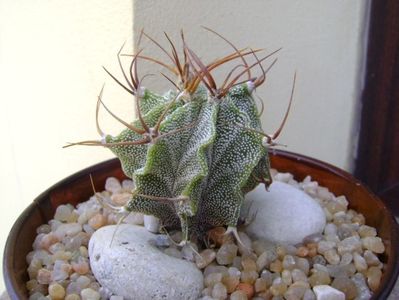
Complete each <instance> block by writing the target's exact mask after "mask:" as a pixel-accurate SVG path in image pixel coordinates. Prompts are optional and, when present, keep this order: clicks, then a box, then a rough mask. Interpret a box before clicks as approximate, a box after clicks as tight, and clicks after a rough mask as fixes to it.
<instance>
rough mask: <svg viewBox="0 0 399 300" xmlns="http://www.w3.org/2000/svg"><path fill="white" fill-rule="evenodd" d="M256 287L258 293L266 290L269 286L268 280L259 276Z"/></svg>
mask: <svg viewBox="0 0 399 300" xmlns="http://www.w3.org/2000/svg"><path fill="white" fill-rule="evenodd" d="M254 287H255V292H256V293H260V292H265V291H266V290H267V289H268V288H269V285H268V281H267V280H266V279H265V278H258V279H256V281H255V285H254Z"/></svg>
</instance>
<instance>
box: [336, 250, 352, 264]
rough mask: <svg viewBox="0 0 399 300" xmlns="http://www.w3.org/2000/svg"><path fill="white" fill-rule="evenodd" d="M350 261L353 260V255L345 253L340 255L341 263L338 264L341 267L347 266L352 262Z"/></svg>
mask: <svg viewBox="0 0 399 300" xmlns="http://www.w3.org/2000/svg"><path fill="white" fill-rule="evenodd" d="M352 260H353V254H352V253H349V252H346V253H344V254H342V256H341V261H340V262H339V264H340V265H341V266H345V265H349V264H350V263H351V262H352Z"/></svg>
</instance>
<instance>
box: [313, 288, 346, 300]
mask: <svg viewBox="0 0 399 300" xmlns="http://www.w3.org/2000/svg"><path fill="white" fill-rule="evenodd" d="M313 292H314V293H315V294H316V299H317V300H345V294H344V293H343V292H341V291H339V290H337V289H334V288H332V287H331V286H329V285H316V286H314V287H313Z"/></svg>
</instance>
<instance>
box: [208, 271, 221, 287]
mask: <svg viewBox="0 0 399 300" xmlns="http://www.w3.org/2000/svg"><path fill="white" fill-rule="evenodd" d="M222 278H223V274H222V273H211V274H208V275H207V276H205V278H204V285H205V286H206V287H209V286H211V287H212V286H214V285H215V284H216V283H218V282H221V281H222Z"/></svg>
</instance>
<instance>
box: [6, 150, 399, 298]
mask: <svg viewBox="0 0 399 300" xmlns="http://www.w3.org/2000/svg"><path fill="white" fill-rule="evenodd" d="M269 154H270V155H271V156H279V157H282V158H286V159H289V160H296V161H300V162H301V163H304V164H306V165H309V166H312V167H316V168H318V169H320V170H324V171H327V172H330V173H333V174H335V175H337V176H338V177H341V178H344V179H346V180H347V181H350V182H353V183H354V184H356V185H360V186H362V187H363V188H364V189H366V190H367V192H368V193H369V194H370V196H372V198H374V199H375V200H376V201H377V202H379V204H380V205H381V207H382V208H383V210H384V214H386V215H387V216H388V217H389V219H390V225H391V241H390V242H391V244H392V248H393V249H398V251H393V252H392V253H391V255H392V261H393V262H394V263H393V265H392V268H391V274H390V275H391V276H390V277H389V278H388V279H387V280H386V281H385V285H384V289H383V290H381V289H379V292H380V293H376V294H374V295H373V297H372V299H377V298H376V297H378V299H386V298H387V297H388V296H389V294H390V293H391V290H392V289H393V287H394V286H395V283H396V280H397V278H398V276H399V227H398V224H397V222H396V219H395V218H394V216H393V214H392V213H391V211H390V210H389V209H388V207H387V206H386V205H385V203H384V202H383V201H382V200H381V199H380V198H379V197H377V196H376V195H375V194H374V193H373V192H372V191H371V190H370V189H369V188H368V187H367V186H366V185H364V184H363V183H362V182H361V181H360V180H358V179H357V178H355V177H354V176H353V175H351V174H350V173H348V172H346V171H344V170H342V169H340V168H338V167H336V166H333V165H331V164H329V163H326V162H323V161H321V160H318V159H315V158H311V157H309V156H305V155H302V154H297V153H294V152H289V151H285V150H277V149H272V150H270V151H269ZM117 161H118V158H112V159H109V160H106V161H103V162H100V163H97V164H94V165H92V166H89V167H87V168H84V169H82V170H80V171H78V172H76V173H74V174H72V175H70V176H68V177H66V178H64V179H62V180H60V181H58V182H57V183H55V184H54V185H52V186H51V187H49V188H48V189H47V190H45V191H44V192H42V193H41V194H39V195H38V196H37V197H36V198H35V199H34V200H33V202H32V203H31V204H30V205H29V206H28V207H27V208H25V209H24V211H23V212H22V213H21V214H20V215H19V217H18V218H17V220H16V221H15V222H14V224H13V226H12V228H11V230H10V233H9V235H8V238H7V241H6V244H5V248H4V253H3V270H2V271H3V274H4V275H5V274H14V272H13V261H14V252H13V249H14V248H15V246H16V243H17V237H18V236H19V235H20V232H21V231H22V228H23V227H24V226H23V225H24V224H25V223H26V219H27V217H28V216H29V215H30V214H31V213H32V212H33V211H34V210H35V209H37V208H38V207H39V202H43V201H45V200H49V198H50V193H51V192H52V191H54V190H55V189H57V188H60V187H61V186H65V185H68V184H70V183H71V182H75V181H77V180H79V179H81V178H82V177H84V176H87V174H90V173H95V172H97V171H101V170H104V169H107V168H109V167H110V166H113V165H115V163H116V162H117ZM309 175H311V174H309ZM39 211H40V210H39ZM4 282H5V286H6V290H7V291H8V293H9V295H10V297H11V299H24V298H27V297H26V295H24V294H21V291H20V289H19V286H18V284H17V280H16V277H15V276H4Z"/></svg>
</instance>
